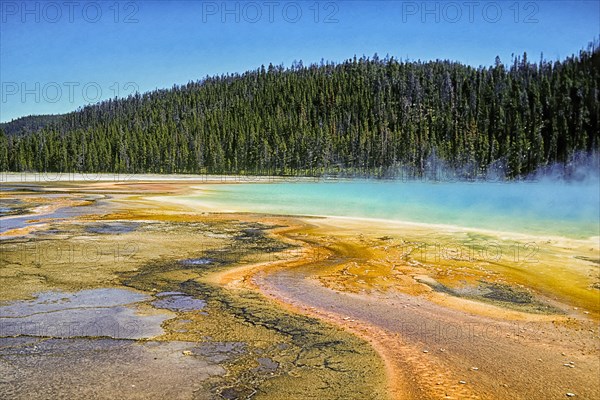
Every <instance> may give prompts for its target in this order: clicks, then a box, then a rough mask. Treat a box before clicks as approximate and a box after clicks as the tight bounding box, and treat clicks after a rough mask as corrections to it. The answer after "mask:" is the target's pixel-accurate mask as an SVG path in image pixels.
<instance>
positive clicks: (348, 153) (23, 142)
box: [0, 45, 600, 177]
mask: <svg viewBox="0 0 600 400" xmlns="http://www.w3.org/2000/svg"><path fill="white" fill-rule="evenodd" d="M599 89H600V50H599V49H598V48H597V46H594V45H590V47H589V48H588V50H586V51H581V52H580V54H579V55H577V56H572V57H569V58H567V59H565V60H563V61H560V62H559V61H556V62H548V61H545V60H543V59H542V60H540V61H539V62H537V63H532V62H530V61H529V59H528V57H527V55H526V54H525V55H523V56H522V57H515V58H514V59H513V60H512V62H511V64H510V65H503V64H502V62H501V61H500V60H499V59H498V58H497V59H496V62H495V63H494V65H493V66H491V67H480V68H473V67H470V66H465V65H462V64H460V63H455V62H449V61H435V62H418V61H417V62H403V61H398V60H396V59H394V58H388V57H386V58H385V59H381V58H379V57H377V55H375V56H373V57H372V58H366V57H362V58H356V57H355V58H353V59H349V60H347V61H345V62H343V63H339V64H333V63H321V64H320V65H308V66H304V65H303V64H302V62H298V63H294V65H293V66H291V67H290V68H287V69H285V68H283V67H281V66H272V65H269V66H268V67H264V66H263V67H261V68H259V69H257V70H254V71H249V72H246V73H243V74H232V75H222V76H215V77H207V78H205V79H202V80H200V81H197V82H190V83H188V84H187V85H182V86H174V87H173V88H171V89H168V90H157V91H153V92H149V93H145V94H137V95H135V96H130V97H129V98H126V99H120V100H109V101H106V102H103V103H100V104H97V105H92V106H87V107H84V108H82V109H81V110H78V111H76V112H72V113H69V114H64V115H63V116H61V117H60V118H58V117H55V116H52V118H48V117H47V116H41V117H27V118H24V119H21V120H17V121H13V122H11V123H8V124H3V126H2V127H1V128H0V129H3V130H4V131H5V132H3V133H1V134H0V144H1V146H0V170H10V171H31V170H35V171H82V172H132V173H233V174H308V175H315V174H316V175H320V174H323V173H334V172H340V171H342V172H343V173H346V174H357V175H363V176H364V175H370V176H386V175H393V174H394V173H395V171H398V169H399V168H402V169H403V170H405V171H410V173H411V174H414V175H419V174H422V173H424V172H425V171H426V170H427V169H428V168H430V167H431V164H432V163H443V164H444V165H445V166H447V167H452V168H456V169H460V170H462V171H464V172H465V174H471V175H473V174H485V173H486V171H487V170H488V169H489V168H490V166H491V167H493V168H495V169H498V170H500V171H502V173H503V174H504V173H505V174H506V175H507V176H509V177H512V176H518V175H524V174H528V173H531V172H533V171H535V170H536V169H538V168H539V167H541V166H544V165H548V164H552V163H555V162H565V161H566V160H568V159H569V157H571V156H572V155H573V154H574V153H575V152H592V151H597V150H598V148H599V140H598V139H599V132H600V90H599ZM36 120H37V121H38V122H39V123H37V122H35V121H36ZM16 123H18V124H19V125H21V126H22V127H25V131H24V132H23V134H15V133H18V132H21V129H19V127H18V126H17V127H16V126H15V124H16Z"/></svg>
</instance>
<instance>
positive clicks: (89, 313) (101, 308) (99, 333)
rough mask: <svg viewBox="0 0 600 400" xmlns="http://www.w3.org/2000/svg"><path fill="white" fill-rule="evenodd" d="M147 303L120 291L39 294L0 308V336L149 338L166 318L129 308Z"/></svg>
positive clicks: (137, 295) (135, 294) (140, 296)
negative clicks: (144, 313) (32, 298)
mask: <svg viewBox="0 0 600 400" xmlns="http://www.w3.org/2000/svg"><path fill="white" fill-rule="evenodd" d="M149 299H150V297H149V296H146V295H144V294H141V293H138V292H134V291H130V290H123V289H92V290H82V291H80V292H76V293H61V292H46V293H41V294H39V295H38V296H37V297H36V298H35V299H34V300H22V301H15V302H11V303H9V304H7V305H3V306H0V336H5V337H6V336H18V335H28V336H37V337H59V338H72V337H86V336H87V337H111V338H117V339H143V338H150V337H154V336H158V335H160V334H162V333H163V330H162V328H161V324H162V322H164V321H165V320H166V319H167V318H168V316H167V315H164V314H156V315H140V314H139V313H138V312H137V311H136V309H135V308H132V307H131V306H132V305H135V304H136V303H139V302H142V301H147V300H149Z"/></svg>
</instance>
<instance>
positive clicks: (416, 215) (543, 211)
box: [191, 181, 600, 238]
mask: <svg viewBox="0 0 600 400" xmlns="http://www.w3.org/2000/svg"><path fill="white" fill-rule="evenodd" d="M205 189H207V190H206V193H205V194H203V195H202V196H200V197H197V196H196V197H192V198H191V199H194V200H198V201H201V202H204V203H208V204H210V205H213V206H216V207H218V208H221V209H227V210H233V211H251V212H266V213H275V214H303V215H334V216H350V217H363V218H380V219H388V220H397V221H409V222H419V223H431V224H448V225H457V226H463V227H472V228H481V229H492V230H500V231H513V232H524V233H534V234H556V235H564V236H568V237H578V238H581V237H590V236H598V235H600V222H599V220H600V205H599V204H600V183H599V182H597V181H594V182H591V183H590V182H588V183H572V184H570V183H558V182H549V181H539V182H527V183H525V182H520V183H493V182H481V183H466V182H453V183H445V182H442V183H429V182H401V181H394V182H390V181H334V182H323V183H272V184H243V185H235V184H228V185H213V186H210V187H205Z"/></svg>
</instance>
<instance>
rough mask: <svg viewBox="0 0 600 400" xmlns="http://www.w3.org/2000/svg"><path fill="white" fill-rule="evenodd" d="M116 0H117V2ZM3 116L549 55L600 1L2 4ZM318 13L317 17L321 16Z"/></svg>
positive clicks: (588, 19) (599, 17) (581, 42)
mask: <svg viewBox="0 0 600 400" xmlns="http://www.w3.org/2000/svg"><path fill="white" fill-rule="evenodd" d="M115 4H116V5H117V6H115ZM0 6H1V8H0V12H1V13H0V24H1V25H0V82H1V85H2V87H1V89H2V93H1V99H0V101H1V102H0V107H1V109H0V122H5V121H9V120H11V119H13V118H17V117H20V116H24V115H30V114H47V113H63V112H68V111H71V110H75V109H77V108H78V107H80V106H82V105H85V104H87V103H90V102H91V103H94V102H97V101H99V100H103V99H106V98H109V97H114V96H115V95H117V96H126V95H128V94H130V93H132V92H134V91H135V90H139V91H140V92H145V91H148V90H153V89H155V88H168V87H171V86H173V84H182V83H186V82H188V81H190V80H197V79H200V78H202V77H204V76H206V75H213V74H221V73H227V72H243V71H245V70H248V69H255V68H257V67H260V65H261V64H264V65H268V64H269V63H273V64H281V63H283V64H284V65H286V66H289V65H290V64H291V63H292V62H293V61H294V60H303V62H304V63H305V64H307V63H311V62H319V61H320V60H321V59H325V60H331V61H343V60H345V59H348V58H351V57H353V56H354V55H355V54H356V55H357V56H361V55H363V54H364V55H367V56H371V55H373V54H374V53H378V54H379V55H380V56H381V57H383V56H385V55H386V54H389V55H391V56H395V57H396V58H403V59H407V58H408V59H410V60H417V59H421V60H432V59H433V60H434V59H451V60H456V61H460V62H463V63H467V64H470V65H474V66H478V65H491V64H492V63H493V62H494V58H495V57H496V55H499V56H500V57H501V59H502V61H503V62H505V63H509V62H510V59H511V54H513V53H514V54H522V53H523V52H524V51H526V52H527V53H528V56H529V58H530V60H533V61H537V60H539V57H540V53H541V52H543V53H544V55H545V57H546V58H547V59H550V60H555V59H562V58H564V57H566V56H569V55H571V54H573V53H577V52H578V51H579V50H580V49H581V48H583V47H585V46H586V45H587V43H588V42H589V41H591V40H593V39H594V38H598V36H599V35H600V26H599V21H600V2H599V1H564V2H563V1H535V2H531V1H470V2H469V1H466V0H465V1H462V0H461V1H450V2H435V1H428V2H424V1H313V0H311V1H254V2H252V1H251V2H226V3H224V2H223V1H175V2H163V1H120V2H115V1H114V0H111V1H106V2H104V1H95V2H87V1H77V2H71V3H68V2H63V1H62V0H58V1H49V2H40V1H38V2H22V1H4V0H2V1H1V2H0ZM317 9H318V13H317Z"/></svg>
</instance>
